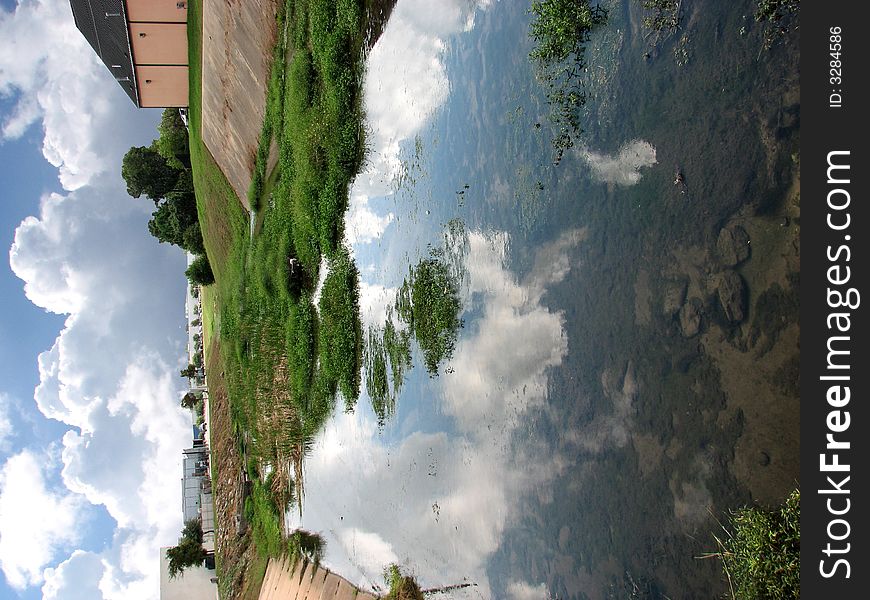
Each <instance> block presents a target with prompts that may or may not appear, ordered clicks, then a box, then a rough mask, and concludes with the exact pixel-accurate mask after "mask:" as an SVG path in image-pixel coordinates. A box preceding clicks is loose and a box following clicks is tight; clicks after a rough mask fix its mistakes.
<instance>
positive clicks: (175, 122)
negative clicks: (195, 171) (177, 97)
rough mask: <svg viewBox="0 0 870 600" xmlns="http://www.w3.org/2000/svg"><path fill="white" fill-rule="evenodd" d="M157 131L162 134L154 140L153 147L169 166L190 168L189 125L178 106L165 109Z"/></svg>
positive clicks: (179, 168)
mask: <svg viewBox="0 0 870 600" xmlns="http://www.w3.org/2000/svg"><path fill="white" fill-rule="evenodd" d="M157 131H158V132H159V133H160V136H159V137H158V138H157V139H156V140H154V146H153V147H154V149H155V150H157V152H158V153H160V156H162V157H163V158H165V159H166V162H167V163H168V164H169V166H171V167H175V168H176V169H178V170H183V169H187V168H189V167H190V144H189V142H188V135H187V127H185V126H184V121H182V120H181V114H180V113H179V112H178V109H177V108H167V109H166V110H164V111H163V115H162V116H161V117H160V124H159V125H158V126H157Z"/></svg>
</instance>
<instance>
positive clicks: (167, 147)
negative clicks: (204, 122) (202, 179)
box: [121, 108, 214, 285]
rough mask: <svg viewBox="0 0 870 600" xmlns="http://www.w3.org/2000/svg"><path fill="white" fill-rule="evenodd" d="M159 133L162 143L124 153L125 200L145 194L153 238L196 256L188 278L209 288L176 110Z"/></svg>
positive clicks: (187, 151) (186, 146)
mask: <svg viewBox="0 0 870 600" xmlns="http://www.w3.org/2000/svg"><path fill="white" fill-rule="evenodd" d="M157 129H158V131H159V132H160V137H159V138H158V139H156V140H154V141H153V142H152V143H151V146H150V147H145V146H134V147H133V148H130V150H128V151H127V154H125V155H124V159H123V161H122V165H121V176H122V177H123V178H124V181H125V182H126V183H127V193H128V194H130V195H131V196H132V197H134V198H139V197H140V196H142V195H143V194H144V195H145V196H147V197H148V198H150V199H151V200H153V201H154V206H155V207H156V209H157V210H155V211H154V212H153V213H151V220H150V221H148V231H149V232H150V233H151V235H153V236H154V237H155V238H157V241H159V242H160V243H164V242H166V243H168V244H172V245H174V246H178V247H179V248H182V249H184V250H186V251H187V252H190V253H191V254H194V255H197V259H196V261H194V264H193V265H191V268H190V269H188V271H187V273H186V274H187V277H188V279H189V280H190V281H191V282H192V283H198V284H201V285H210V284H211V283H214V277H213V276H212V274H211V267H210V266H209V263H208V258H206V248H205V242H204V240H203V237H202V230H201V229H200V224H199V214H198V212H197V205H196V196H195V194H194V181H193V175H192V173H191V170H190V168H189V165H190V147H189V143H188V133H187V128H186V127H185V126H184V123H183V122H182V121H181V117H180V116H179V114H178V110H177V109H174V108H167V109H166V110H164V111H163V117H162V118H161V121H160V124H159V125H158V127H157Z"/></svg>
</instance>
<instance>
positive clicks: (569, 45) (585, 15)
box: [529, 0, 607, 164]
mask: <svg viewBox="0 0 870 600" xmlns="http://www.w3.org/2000/svg"><path fill="white" fill-rule="evenodd" d="M529 12H531V13H532V15H533V16H534V20H533V21H532V24H531V25H530V27H529V36H530V37H531V38H532V40H533V41H534V42H535V47H534V49H532V51H531V52H530V53H529V58H530V59H531V61H532V63H533V64H534V65H535V68H536V71H537V77H538V80H539V81H540V82H541V83H542V84H543V85H544V86H546V89H547V92H546V97H547V104H549V106H550V120H551V121H552V122H553V124H554V125H556V127H557V133H556V135H555V137H554V138H553V148H554V149H555V150H556V158H555V160H554V162H555V163H556V164H558V163H559V162H560V161H561V160H562V156H563V154H564V152H565V150H567V149H569V148H571V147H573V146H574V138H576V136H578V135H579V134H580V133H582V128H581V126H580V110H581V109H582V108H583V105H584V104H586V93H585V91H584V90H583V73H584V71H585V69H586V43H587V42H588V41H589V35H590V33H591V32H592V30H593V29H595V28H596V27H598V26H600V25H602V24H604V23H606V22H607V11H606V10H605V9H604V8H603V7H601V6H600V5H597V4H596V5H595V6H593V5H592V4H591V3H590V2H589V0H541V1H535V2H532V7H531V9H529Z"/></svg>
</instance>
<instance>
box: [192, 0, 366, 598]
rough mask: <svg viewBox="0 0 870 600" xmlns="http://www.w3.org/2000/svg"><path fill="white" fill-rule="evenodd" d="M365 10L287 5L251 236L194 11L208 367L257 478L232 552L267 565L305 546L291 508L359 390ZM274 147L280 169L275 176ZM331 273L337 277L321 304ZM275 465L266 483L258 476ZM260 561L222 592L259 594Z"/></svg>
mask: <svg viewBox="0 0 870 600" xmlns="http://www.w3.org/2000/svg"><path fill="white" fill-rule="evenodd" d="M363 15H364V3H362V2H358V1H353V0H351V1H348V0H343V1H341V2H337V3H335V2H327V1H324V0H299V1H295V2H290V1H288V2H286V3H283V4H281V6H280V7H279V10H278V13H277V14H276V26H277V31H278V36H277V38H278V41H277V44H276V46H275V49H274V52H273V57H272V62H273V65H272V69H271V74H270V79H269V84H268V89H267V98H266V111H265V119H264V123H263V128H262V131H261V136H260V143H259V149H258V152H257V161H256V167H255V170H254V173H253V177H252V182H251V186H250V191H249V201H250V205H251V206H253V207H254V208H255V210H256V211H257V213H256V215H255V222H256V227H255V228H254V231H253V232H252V231H251V227H250V222H251V215H249V214H248V212H247V211H246V210H245V209H244V208H243V205H242V203H241V202H240V200H239V198H238V197H237V196H236V194H235V193H234V191H233V188H232V187H231V185H230V184H229V182H228V181H227V179H226V177H225V176H224V174H223V173H222V172H221V170H220V168H219V166H218V165H217V163H216V162H215V160H214V158H213V156H212V155H211V153H210V152H209V150H208V148H207V147H206V146H205V145H204V143H203V141H202V122H203V119H202V113H201V99H202V71H201V65H202V1H201V0H196V1H194V2H191V3H190V6H189V12H188V31H189V62H190V101H189V104H190V150H191V164H192V168H193V175H194V185H195V188H196V196H197V209H198V214H199V220H200V225H201V228H202V232H203V238H204V241H205V247H206V251H207V254H208V257H209V259H210V261H211V263H212V267H213V270H214V273H215V279H216V283H215V285H213V286H210V288H208V289H207V290H206V291H204V296H203V299H204V302H203V312H204V315H203V320H204V323H205V326H204V330H205V332H206V336H207V342H210V341H211V339H212V338H216V341H217V342H218V344H217V345H216V346H214V347H218V348H220V351H219V352H220V356H214V357H209V359H210V360H209V365H210V367H211V371H219V373H220V374H221V375H222V378H223V380H224V381H223V383H224V384H225V386H226V392H227V396H228V412H229V417H230V422H231V431H232V437H233V438H234V440H235V442H234V445H235V451H236V452H237V453H238V456H239V458H241V459H242V461H241V462H242V464H245V465H247V470H248V471H249V472H250V475H251V478H252V480H253V481H254V484H253V493H252V495H251V496H249V497H248V498H247V501H246V503H245V506H244V510H245V513H246V516H247V517H248V518H249V521H250V525H251V528H250V531H251V532H252V533H251V534H250V535H248V536H246V538H245V540H244V541H238V542H233V543H234V544H236V543H237V544H239V545H245V546H246V547H247V544H248V543H252V544H251V546H252V547H253V548H255V549H256V552H255V554H256V555H257V556H259V557H261V558H265V557H271V556H279V555H283V554H287V553H290V554H293V552H294V548H296V546H299V545H300V544H299V543H298V540H297V543H295V545H294V540H296V538H298V537H300V535H301V534H299V535H296V536H295V537H294V536H290V537H286V538H285V536H284V534H283V532H284V529H283V512H284V509H285V508H286V506H287V504H288V502H289V501H290V500H291V498H293V497H296V498H298V501H299V505H300V508H301V496H302V493H303V492H304V488H303V485H302V481H301V476H302V459H303V457H304V456H305V453H306V452H307V450H308V449H309V448H310V445H311V442H312V440H313V438H314V435H315V434H316V433H317V432H318V431H319V429H320V428H321V426H322V424H323V422H324V421H325V419H326V418H327V416H328V415H329V414H330V413H331V412H332V409H333V407H334V405H335V403H336V400H337V398H338V397H339V396H340V397H342V398H343V399H344V401H345V403H346V405H347V406H352V405H353V403H354V402H355V401H356V398H357V396H358V395H359V388H360V375H359V372H360V363H361V355H362V349H361V347H362V332H361V325H360V321H359V314H358V312H359V308H358V300H357V296H358V273H357V269H356V266H355V265H354V263H353V260H352V259H351V258H350V256H349V254H348V253H347V251H346V250H345V249H344V248H343V247H342V238H343V233H344V221H343V219H344V213H345V211H346V209H347V205H348V188H349V185H350V183H351V180H352V178H353V177H354V176H355V175H356V172H357V170H358V169H359V166H360V164H361V162H362V158H363V136H362V111H361V108H360V97H361V92H360V78H361V71H362V54H363V39H364V38H365V36H364V33H363V32H364V31H365V26H364V18H363ZM270 149H273V150H272V152H275V151H277V156H278V164H277V167H276V168H275V169H274V171H273V172H271V173H267V165H268V164H269V160H268V159H269V153H270ZM322 265H325V266H326V267H327V268H328V269H329V273H328V275H327V277H326V279H325V282H324V285H323V291H322V294H321V297H320V300H319V304H318V306H315V304H314V302H313V300H312V298H313V292H314V288H315V285H316V283H317V281H318V276H319V274H320V269H321V266H322ZM318 309H319V310H318ZM208 345H209V347H212V346H211V344H208ZM213 374H214V373H210V376H211V375H213ZM267 465H268V467H270V469H269V471H270V476H269V478H268V481H266V480H265V478H262V477H261V476H260V474H261V473H265V472H267V469H266V467H267ZM237 475H238V474H237V473H227V474H224V473H221V474H220V476H221V477H224V476H227V477H235V476H237ZM239 508H241V507H239ZM224 526H225V527H228V524H226V523H225V524H224ZM225 535H230V534H229V533H228V532H225ZM305 539H307V538H305ZM246 557H247V558H246ZM261 562H262V561H259V562H258V561H252V560H251V558H250V556H248V554H247V553H243V554H242V556H241V557H234V560H233V561H229V562H226V561H222V563H221V567H222V568H221V578H222V579H223V580H224V581H223V582H222V585H221V589H222V590H231V589H234V588H233V585H232V584H231V581H243V582H245V586H246V587H248V586H251V585H254V584H253V583H252V580H251V579H250V578H249V577H248V575H254V574H255V573H253V572H252V573H250V574H249V573H247V571H249V570H251V569H248V567H247V566H246V565H254V566H262V565H261ZM253 570H254V571H261V570H262V569H259V568H257V569H253ZM241 571H244V572H245V575H244V576H239V573H240V572H241ZM261 578H262V574H260V579H261ZM230 580H231V581H230ZM236 591H238V590H236Z"/></svg>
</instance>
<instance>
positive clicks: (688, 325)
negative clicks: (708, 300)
mask: <svg viewBox="0 0 870 600" xmlns="http://www.w3.org/2000/svg"><path fill="white" fill-rule="evenodd" d="M680 330H681V331H682V332H683V337H686V338H690V337H693V336H695V335H698V332H699V331H701V301H700V300H699V299H697V298H692V299H691V300H689V301H688V302H686V303H685V304H684V305H683V308H681V309H680Z"/></svg>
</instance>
